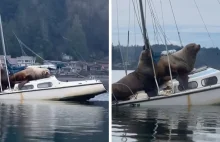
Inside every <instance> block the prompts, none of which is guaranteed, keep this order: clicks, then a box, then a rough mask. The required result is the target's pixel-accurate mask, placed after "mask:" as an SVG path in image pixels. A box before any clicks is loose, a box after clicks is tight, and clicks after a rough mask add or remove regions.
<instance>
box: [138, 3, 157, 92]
mask: <svg viewBox="0 0 220 142" xmlns="http://www.w3.org/2000/svg"><path fill="white" fill-rule="evenodd" d="M139 4H140V13H141V22H142V27H143V38H144V45H145V50H149V51H150V56H151V62H152V67H153V72H154V80H155V83H156V86H157V91H158V92H157V93H158V94H159V85H158V82H157V74H156V71H155V66H154V61H153V55H152V51H151V48H150V42H149V39H148V38H147V32H146V26H145V20H144V12H143V4H142V0H139Z"/></svg>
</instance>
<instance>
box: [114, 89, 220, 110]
mask: <svg viewBox="0 0 220 142" xmlns="http://www.w3.org/2000/svg"><path fill="white" fill-rule="evenodd" d="M143 95H145V96H147V94H146V93H145V94H144V93H142V94H141V96H143ZM216 104H220V86H219V85H216V86H215V87H214V86H212V87H206V88H204V89H198V90H192V91H185V92H181V93H177V94H173V95H170V96H157V97H151V98H149V99H148V98H147V97H146V98H140V99H135V100H129V101H122V102H118V103H117V104H114V106H138V107H140V106H141V107H142V106H153V105H161V106H162V105H188V106H191V105H216Z"/></svg>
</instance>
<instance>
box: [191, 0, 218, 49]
mask: <svg viewBox="0 0 220 142" xmlns="http://www.w3.org/2000/svg"><path fill="white" fill-rule="evenodd" d="M194 3H195V5H196V8H197V10H198V12H199V15H200V18H201V19H202V22H203V24H204V26H205V29H206V31H207V33H208V36H209V38H210V40H211V42H212V45H213V47H215V45H214V42H213V40H212V38H211V35H210V33H209V31H208V28H207V26H206V24H205V21H204V19H203V17H202V14H201V12H200V10H199V7H198V5H197V3H196V0H194Z"/></svg>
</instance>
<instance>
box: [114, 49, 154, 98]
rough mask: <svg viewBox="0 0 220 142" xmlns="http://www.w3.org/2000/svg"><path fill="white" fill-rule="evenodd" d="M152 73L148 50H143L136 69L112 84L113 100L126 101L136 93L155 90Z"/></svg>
mask: <svg viewBox="0 0 220 142" xmlns="http://www.w3.org/2000/svg"><path fill="white" fill-rule="evenodd" d="M155 86H156V84H155V81H154V72H153V67H152V59H151V56H150V50H143V51H142V52H141V54H140V57H139V62H138V66H137V69H136V70H135V71H133V72H132V73H129V74H128V75H127V76H125V77H123V78H122V79H121V80H119V81H118V82H116V83H113V84H112V93H113V95H114V96H112V99H113V100H115V99H116V100H128V99H129V97H130V96H132V95H133V94H135V93H136V92H137V91H141V90H144V91H145V92H150V91H152V90H154V89H155Z"/></svg>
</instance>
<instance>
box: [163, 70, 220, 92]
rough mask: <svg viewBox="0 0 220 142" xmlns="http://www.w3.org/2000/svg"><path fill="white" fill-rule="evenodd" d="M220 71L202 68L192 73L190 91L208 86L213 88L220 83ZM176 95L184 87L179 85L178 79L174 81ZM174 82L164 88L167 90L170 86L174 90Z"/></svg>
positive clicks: (189, 83) (189, 84)
mask: <svg viewBox="0 0 220 142" xmlns="http://www.w3.org/2000/svg"><path fill="white" fill-rule="evenodd" d="M219 80H220V71H219V70H216V69H213V68H210V67H201V68H198V69H196V70H194V71H192V72H191V74H190V75H189V82H188V89H187V90H191V89H199V88H204V87H207V86H210V87H211V86H213V85H216V84H219V83H220V81H219ZM172 82H173V86H174V93H179V92H182V91H183V87H182V86H180V85H179V82H178V81H177V80H176V79H173V81H172ZM172 82H171V81H169V82H168V84H169V85H167V84H166V85H165V86H162V87H161V88H165V87H167V86H169V87H170V88H172Z"/></svg>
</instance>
